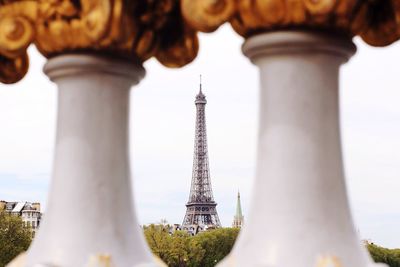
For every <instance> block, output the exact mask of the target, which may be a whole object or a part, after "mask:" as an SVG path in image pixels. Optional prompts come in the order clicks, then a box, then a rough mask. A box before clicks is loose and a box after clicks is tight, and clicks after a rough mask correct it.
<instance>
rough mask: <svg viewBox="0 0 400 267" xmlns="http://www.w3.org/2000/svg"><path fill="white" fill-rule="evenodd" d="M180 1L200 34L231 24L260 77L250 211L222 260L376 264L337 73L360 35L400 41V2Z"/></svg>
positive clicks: (272, 266) (322, 266)
mask: <svg viewBox="0 0 400 267" xmlns="http://www.w3.org/2000/svg"><path fill="white" fill-rule="evenodd" d="M181 7H182V12H183V16H184V18H185V20H186V21H187V22H188V24H190V25H191V26H192V27H193V28H195V29H198V30H199V31H203V32H212V31H214V30H216V29H217V28H218V27H219V26H220V25H221V24H223V23H224V22H229V23H230V24H231V25H232V27H233V29H234V30H235V31H236V32H237V33H238V34H240V35H241V36H243V37H244V38H245V42H244V45H243V52H244V54H245V55H246V56H247V57H248V58H249V59H250V60H251V61H252V62H253V63H254V64H255V65H257V67H258V68H259V71H260V77H261V88H260V113H259V116H260V117H259V137H258V157H257V171H256V179H255V185H254V190H253V192H252V194H253V195H252V202H251V206H250V211H249V216H248V219H247V222H246V224H245V226H244V227H243V228H242V231H241V233H240V235H239V238H238V240H237V242H236V244H235V246H234V248H233V251H232V252H231V254H230V255H229V256H228V257H227V258H226V259H225V260H224V261H223V262H221V263H220V264H219V265H218V266H219V267H233V266H235V267H242V266H246V267H293V266H296V267H328V266H329V267H366V266H370V265H374V263H373V262H372V260H371V258H370V257H369V255H368V253H367V250H366V249H365V248H363V247H362V246H363V245H362V243H361V240H360V239H359V237H358V236H357V234H356V231H355V228H354V225H353V222H352V218H351V214H350V210H349V203H348V199H347V195H346V186H345V181H344V174H343V163H342V152H341V142H340V127H339V103H338V102H339V101H338V94H339V92H338V80H339V79H338V75H339V68H340V65H341V64H342V63H344V62H346V61H347V60H348V59H349V58H350V57H351V56H352V55H353V54H354V52H355V50H356V49H355V46H354V45H353V43H352V42H351V39H352V37H353V36H357V35H359V36H361V37H362V38H363V39H364V40H365V41H366V42H368V43H369V44H371V45H376V46H384V45H389V44H390V43H392V42H394V41H396V40H397V39H398V38H399V33H398V29H399V27H398V22H399V21H398V18H399V17H400V16H399V14H400V10H399V9H400V5H399V2H398V1H395V0H387V1H358V0H298V1H297V0H295V1H292V0H268V1H266V0H254V1H244V0H243V1H235V0H216V1H201V0H181ZM367 75H368V74H367ZM243 79H246V77H243ZM243 93H244V94H245V93H246V90H245V88H243Z"/></svg>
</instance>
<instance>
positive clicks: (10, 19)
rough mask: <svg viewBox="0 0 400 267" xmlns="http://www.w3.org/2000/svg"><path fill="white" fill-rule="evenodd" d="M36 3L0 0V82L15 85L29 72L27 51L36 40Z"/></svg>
mask: <svg viewBox="0 0 400 267" xmlns="http://www.w3.org/2000/svg"><path fill="white" fill-rule="evenodd" d="M36 7H37V5H36V2H35V1H25V2H22V1H10V0H9V1H6V0H2V1H1V0H0V82H2V83H14V82H17V81H19V80H20V79H21V78H22V77H23V76H24V75H25V73H26V72H27V71H28V65H29V61H28V57H27V55H26V49H27V48H28V46H29V44H30V43H31V42H32V40H33V38H34V32H35V30H34V20H35V17H36Z"/></svg>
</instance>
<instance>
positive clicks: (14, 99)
mask: <svg viewBox="0 0 400 267" xmlns="http://www.w3.org/2000/svg"><path fill="white" fill-rule="evenodd" d="M241 43H242V39H241V38H240V37H239V36H237V35H236V34H235V33H234V32H233V31H232V30H231V28H230V27H229V26H224V27H222V28H221V29H220V30H219V31H217V32H216V33H214V34H208V35H204V34H202V35H201V48H200V54H199V56H198V57H197V59H196V60H195V62H194V63H192V64H190V65H189V66H187V67H185V68H182V69H178V70H171V69H167V68H165V67H163V66H161V65H160V64H159V63H158V62H156V61H155V60H150V61H148V62H146V63H145V67H146V69H147V75H146V78H145V79H144V80H143V81H142V83H141V84H140V85H139V86H137V87H135V88H134V89H133V93H132V95H131V98H132V107H131V144H132V147H131V154H132V157H131V158H132V169H133V176H134V184H135V185H134V190H135V196H136V197H135V198H136V202H137V205H136V206H137V208H138V216H139V220H140V222H141V223H151V222H158V221H160V219H161V218H166V219H167V220H168V221H169V222H171V223H181V222H182V220H183V216H184V213H185V203H186V201H187V199H188V194H189V188H190V181H191V168H192V156H193V141H194V140H193V139H194V123H195V107H194V97H195V95H196V93H197V91H198V80H199V74H203V88H204V92H205V94H206V96H207V100H208V104H207V106H206V115H207V130H208V141H209V144H208V145H209V157H210V168H211V177H212V184H213V190H214V197H215V199H216V201H217V202H218V207H217V209H218V212H219V215H220V219H221V221H222V224H223V225H225V226H229V225H231V223H232V218H233V215H234V211H235V204H236V194H237V190H238V189H240V191H241V195H242V206H243V210H244V213H245V214H246V212H247V210H248V206H249V203H248V200H249V196H250V189H251V185H252V181H253V176H254V163H255V149H256V130H257V109H258V100H257V93H258V76H257V69H256V68H255V67H254V66H253V65H251V64H250V63H249V61H248V60H247V58H245V57H244V56H243V55H242V54H241V52H240V46H241ZM356 44H357V46H358V53H357V54H356V56H354V57H353V59H352V60H351V61H350V62H349V63H348V64H347V65H346V66H344V67H343V69H342V72H341V74H342V76H341V79H340V83H341V107H342V111H341V115H342V122H341V123H342V124H341V125H342V136H343V146H344V158H345V168H346V173H347V183H348V187H349V188H348V191H349V194H350V201H351V206H352V210H353V215H354V218H355V221H356V226H357V229H358V230H359V232H360V234H361V236H362V237H363V238H365V239H371V240H373V241H374V242H376V243H378V244H381V245H383V246H387V247H400V238H399V236H400V227H399V225H400V205H399V204H400V194H399V192H400V105H399V102H400V88H397V87H398V84H400V71H399V70H398V66H399V65H398V63H397V62H398V59H400V47H399V46H400V45H398V44H396V45H392V46H390V47H388V48H380V49H377V48H371V47H368V46H366V45H365V44H363V43H362V42H361V41H360V40H356ZM29 52H30V56H31V68H30V70H29V73H28V75H27V77H25V79H24V80H23V81H22V82H20V83H18V84H16V85H12V86H5V85H0V125H1V128H0V129H1V131H0V199H5V200H8V201H11V200H28V201H41V202H43V203H45V200H46V191H47V186H48V182H49V179H50V173H51V164H52V155H53V147H54V146H53V144H54V136H55V116H56V114H55V111H56V97H57V95H56V89H55V86H54V85H53V84H52V83H50V82H49V81H48V79H47V78H46V77H45V75H44V74H43V73H42V71H41V68H42V66H43V64H44V62H45V60H44V59H43V58H42V57H41V56H40V55H39V54H38V53H37V51H36V50H35V49H34V48H31V49H30V51H29ZM284 78H285V77H282V79H284ZM288 167H290V166H288Z"/></svg>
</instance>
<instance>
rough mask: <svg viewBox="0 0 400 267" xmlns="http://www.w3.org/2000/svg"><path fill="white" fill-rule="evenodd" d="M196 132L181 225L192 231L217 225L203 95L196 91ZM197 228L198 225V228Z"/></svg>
mask: <svg viewBox="0 0 400 267" xmlns="http://www.w3.org/2000/svg"><path fill="white" fill-rule="evenodd" d="M195 104H196V133H195V142H194V156H193V172H192V185H191V188H190V195H189V201H188V203H187V204H186V207H187V209H186V214H185V218H184V219H183V223H182V228H183V229H184V230H187V231H192V232H193V233H196V232H197V231H198V230H205V229H206V228H210V227H213V228H217V227H221V223H220V221H219V218H218V213H217V208H216V206H217V203H216V202H215V201H214V197H213V192H212V188H211V179H210V170H209V166H208V149H207V132H206V116H205V106H206V104H207V100H206V96H205V95H204V94H203V92H202V88H201V83H200V92H199V93H198V94H197V96H196V101H195ZM199 227H200V228H201V229H198V228H199Z"/></svg>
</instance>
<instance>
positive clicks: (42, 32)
mask: <svg viewBox="0 0 400 267" xmlns="http://www.w3.org/2000/svg"><path fill="white" fill-rule="evenodd" d="M39 1H40V4H39V10H38V19H37V22H36V29H37V36H36V39H35V43H36V46H37V47H38V49H39V50H40V51H41V52H42V54H44V55H45V56H47V57H49V56H52V55H56V54H59V53H62V52H68V51H77V50H85V49H90V47H91V46H94V47H96V45H97V44H98V42H99V41H100V39H101V38H102V37H103V36H104V35H105V34H106V32H107V30H108V26H109V21H110V18H111V3H110V1H109V0H81V1H71V0H39Z"/></svg>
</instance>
